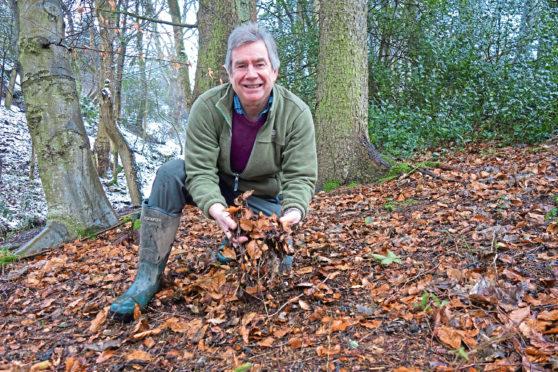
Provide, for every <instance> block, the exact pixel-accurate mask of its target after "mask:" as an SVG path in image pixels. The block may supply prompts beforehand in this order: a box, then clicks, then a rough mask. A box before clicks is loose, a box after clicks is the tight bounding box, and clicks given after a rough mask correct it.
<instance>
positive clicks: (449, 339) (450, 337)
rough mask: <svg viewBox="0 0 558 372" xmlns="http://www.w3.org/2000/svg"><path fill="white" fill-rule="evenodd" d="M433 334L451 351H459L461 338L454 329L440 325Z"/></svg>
mask: <svg viewBox="0 0 558 372" xmlns="http://www.w3.org/2000/svg"><path fill="white" fill-rule="evenodd" d="M434 334H435V335H436V336H438V338H439V339H440V341H442V342H443V343H444V344H446V345H448V346H450V347H451V348H452V349H459V348H460V347H461V336H460V335H459V332H457V330H455V329H454V328H451V327H448V326H444V325H440V326H438V327H437V328H436V329H435V330H434Z"/></svg>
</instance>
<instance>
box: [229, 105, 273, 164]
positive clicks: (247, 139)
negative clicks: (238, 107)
mask: <svg viewBox="0 0 558 372" xmlns="http://www.w3.org/2000/svg"><path fill="white" fill-rule="evenodd" d="M266 119H267V113H265V114H263V115H261V116H260V117H259V118H258V120H256V121H250V120H248V118H247V117H246V115H243V114H238V113H237V112H236V111H235V110H233V121H232V139H231V168H232V171H233V172H235V173H242V171H243V170H244V168H246V164H248V159H249V158H250V154H251V153H252V148H253V147H254V141H255V140H256V136H257V135H258V131H259V130H260V128H261V127H262V125H264V123H265V120H266Z"/></svg>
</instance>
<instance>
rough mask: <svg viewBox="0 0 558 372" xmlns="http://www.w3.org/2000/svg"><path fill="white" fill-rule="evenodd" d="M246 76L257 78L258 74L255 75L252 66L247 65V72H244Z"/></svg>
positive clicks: (254, 69)
mask: <svg viewBox="0 0 558 372" xmlns="http://www.w3.org/2000/svg"><path fill="white" fill-rule="evenodd" d="M246 76H247V77H257V76H258V74H256V68H255V67H254V66H253V65H252V64H249V65H248V71H246Z"/></svg>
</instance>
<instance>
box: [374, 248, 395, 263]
mask: <svg viewBox="0 0 558 372" xmlns="http://www.w3.org/2000/svg"><path fill="white" fill-rule="evenodd" d="M372 257H374V258H375V259H376V260H377V261H380V263H381V264H382V265H385V266H388V265H391V264H392V263H398V264H400V263H401V257H400V256H398V255H396V254H395V253H393V252H392V251H388V252H387V255H386V256H384V255H381V254H375V253H372Z"/></svg>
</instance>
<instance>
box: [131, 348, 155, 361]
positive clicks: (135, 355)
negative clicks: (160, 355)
mask: <svg viewBox="0 0 558 372" xmlns="http://www.w3.org/2000/svg"><path fill="white" fill-rule="evenodd" d="M126 360H127V361H130V360H145V361H148V362H150V361H151V356H150V355H149V354H148V353H146V352H145V351H142V350H135V351H132V352H131V353H129V354H126Z"/></svg>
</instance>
